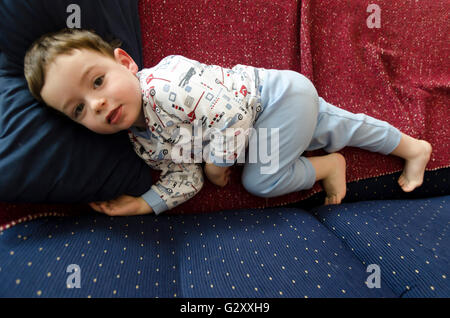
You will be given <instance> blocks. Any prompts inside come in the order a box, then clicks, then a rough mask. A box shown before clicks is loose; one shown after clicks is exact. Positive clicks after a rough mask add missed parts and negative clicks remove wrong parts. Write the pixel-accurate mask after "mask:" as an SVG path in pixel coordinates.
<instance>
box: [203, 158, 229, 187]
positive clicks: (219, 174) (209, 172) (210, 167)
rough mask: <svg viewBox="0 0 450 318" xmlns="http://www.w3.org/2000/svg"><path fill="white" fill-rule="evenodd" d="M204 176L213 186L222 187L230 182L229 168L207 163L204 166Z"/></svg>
mask: <svg viewBox="0 0 450 318" xmlns="http://www.w3.org/2000/svg"><path fill="white" fill-rule="evenodd" d="M205 175H206V177H207V178H208V179H209V181H211V182H212V183H214V184H215V185H217V186H219V187H224V186H226V185H227V183H228V181H230V175H231V167H218V166H216V165H214V164H212V163H207V164H205Z"/></svg>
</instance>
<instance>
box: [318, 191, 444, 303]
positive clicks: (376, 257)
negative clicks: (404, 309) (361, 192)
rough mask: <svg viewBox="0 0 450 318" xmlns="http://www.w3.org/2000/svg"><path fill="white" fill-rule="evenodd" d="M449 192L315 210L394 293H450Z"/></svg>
mask: <svg viewBox="0 0 450 318" xmlns="http://www.w3.org/2000/svg"><path fill="white" fill-rule="evenodd" d="M449 203H450V196H448V195H447V196H442V197H436V198H428V199H418V200H383V201H367V202H357V203H352V204H342V205H337V206H323V207H320V208H317V209H316V210H315V213H316V215H317V216H318V218H319V219H320V220H321V221H322V222H323V224H324V225H325V226H326V227H328V228H329V229H330V230H331V231H332V232H333V233H334V234H335V235H336V236H337V237H339V238H341V239H342V240H343V241H344V242H345V244H346V245H347V246H349V247H350V248H351V249H352V251H353V252H354V253H355V255H356V256H357V257H358V258H359V259H360V260H361V261H362V262H363V263H364V264H366V266H368V265H369V264H376V265H378V266H379V269H380V273H381V281H382V282H381V287H383V286H385V287H389V288H390V289H392V291H394V292H395V293H396V294H397V295H398V296H399V297H448V295H450V278H449V277H448V274H449V273H448V264H449V263H450V237H449V236H448V233H447V230H448V226H449V224H450V215H449V213H448V211H449Z"/></svg>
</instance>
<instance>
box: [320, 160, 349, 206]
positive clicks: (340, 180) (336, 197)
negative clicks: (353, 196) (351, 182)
mask: <svg viewBox="0 0 450 318" xmlns="http://www.w3.org/2000/svg"><path fill="white" fill-rule="evenodd" d="M328 156H330V164H331V165H332V170H331V171H332V172H331V173H330V174H329V175H328V176H326V177H325V178H324V179H323V180H322V184H323V187H324V189H325V192H326V194H327V197H326V198H325V205H329V204H340V203H341V201H342V199H343V198H344V197H345V193H346V192H347V185H346V179H345V170H346V163H345V158H344V156H343V155H341V154H340V153H332V154H330V155H328Z"/></svg>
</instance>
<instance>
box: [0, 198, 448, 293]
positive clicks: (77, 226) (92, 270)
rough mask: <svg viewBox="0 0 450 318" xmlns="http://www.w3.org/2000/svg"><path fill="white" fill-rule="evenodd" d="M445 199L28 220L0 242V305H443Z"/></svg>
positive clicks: (2, 234)
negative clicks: (206, 301)
mask: <svg viewBox="0 0 450 318" xmlns="http://www.w3.org/2000/svg"><path fill="white" fill-rule="evenodd" d="M449 200H450V196H443V197H436V198H432V199H421V200H398V201H388V200H386V201H365V202H359V203H355V204H343V205H341V206H330V207H321V208H319V209H315V210H312V211H306V210H301V209H296V208H266V209H250V210H231V211H223V212H217V213H214V214H196V215H161V216H159V217H155V216H151V215H147V216H139V217H108V216H104V215H86V216H82V217H61V218H59V217H52V218H40V219H37V220H33V221H31V222H27V223H22V224H19V225H17V226H15V227H13V228H10V229H8V230H7V231H3V232H0V297H36V298H39V297H41V298H45V297H82V298H85V297H86V298H89V297H92V298H96V297H161V298H162V297H167V298H181V297H189V298H191V297H192V298H195V297H206V298H209V297H224V298H233V297H250V298H259V297H265V298H267V297H270V298H272V297H273V298H284V297H299V298H304V297H308V298H311V297H447V296H448V295H449V294H450V281H449V278H448V277H449V274H450V273H449V272H448V263H449V261H450V260H449V253H448V252H449V250H448V247H449V246H450V244H449V243H450V242H449V238H448V231H449V226H450V216H449V214H448V207H449ZM370 264H376V265H378V266H379V268H380V271H381V280H380V288H369V287H370V285H367V283H366V282H367V279H368V277H369V275H370V273H368V272H367V267H368V265H370ZM70 265H72V266H75V265H76V266H78V268H79V275H80V276H79V283H80V285H79V286H80V288H68V287H67V284H68V283H71V282H72V283H73V284H75V283H76V280H72V279H69V277H70V275H71V274H73V273H74V272H73V270H68V269H70V267H69V266H70ZM72 268H73V267H72Z"/></svg>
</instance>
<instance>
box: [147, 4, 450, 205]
mask: <svg viewBox="0 0 450 318" xmlns="http://www.w3.org/2000/svg"><path fill="white" fill-rule="evenodd" d="M368 4H369V3H368V2H367V1H361V0H357V1H351V2H349V1H344V0H342V1H332V2H329V1H311V0H304V1H297V0H288V1H263V0H258V1H241V0H230V1H219V2H215V1H200V2H199V1H194V0H186V1H167V0H142V1H140V3H139V10H140V20H141V30H142V39H143V41H142V42H143V55H144V66H147V67H150V66H153V65H155V64H156V63H158V61H159V60H161V59H162V58H163V57H165V56H167V55H171V54H181V55H185V56H187V57H189V58H193V59H196V60H199V61H201V62H204V63H210V64H219V65H222V66H225V67H230V66H232V65H235V64H238V63H240V64H249V65H254V66H259V67H265V68H277V69H291V70H295V71H299V72H302V73H303V74H305V75H306V76H308V77H309V78H310V79H311V80H312V81H313V82H314V84H315V85H316V87H317V89H318V91H319V94H320V95H322V96H323V97H324V98H325V99H327V100H328V101H329V102H331V103H334V104H335V105H338V106H340V107H341V108H344V109H347V110H350V111H353V112H364V113H367V114H369V115H372V116H374V117H376V118H379V119H382V120H387V121H389V122H391V123H392V124H393V125H395V126H397V127H398V128H400V129H401V130H402V131H404V132H405V133H408V134H411V135H412V136H414V137H418V138H425V139H427V140H429V141H430V142H431V143H432V144H433V147H434V152H433V155H432V158H431V162H430V164H429V166H428V170H436V169H439V168H444V167H449V166H450V158H449V155H448V151H447V149H448V148H449V146H450V137H449V136H450V134H449V130H448V127H449V124H448V118H449V113H448V109H449V108H448V103H449V98H448V97H449V79H450V78H449V74H448V69H449V67H448V66H450V65H448V63H449V61H448V59H445V58H443V57H444V56H447V55H448V54H440V52H445V51H447V52H448V45H446V44H448V40H447V39H446V35H447V34H448V31H450V30H448V23H447V21H446V16H445V15H444V14H442V12H448V11H449V10H450V7H449V5H448V2H446V1H434V2H433V3H427V5H426V6H427V10H423V3H422V2H414V1H387V0H386V1H378V2H377V4H378V5H379V7H380V8H381V28H379V29H370V28H368V26H367V23H366V20H367V18H368V17H369V15H370V12H367V6H368ZM404 21H408V23H405V22H404ZM445 28H447V29H445ZM444 29H445V30H444ZM445 65H446V66H447V67H445ZM341 152H342V153H343V154H344V155H345V157H346V159H347V163H348V171H347V180H348V181H349V182H351V181H357V180H362V179H368V178H371V177H377V176H382V175H386V174H390V173H394V172H397V171H400V170H401V169H402V166H403V162H402V160H400V159H399V158H395V157H392V156H389V157H387V156H382V155H378V154H373V153H368V152H366V151H363V150H359V149H352V148H348V149H344V150H342V151H341ZM312 154H313V153H311V155H312ZM314 154H320V151H319V152H315V153H314ZM240 175H241V169H240V168H239V167H235V168H234V172H233V175H232V180H231V182H230V184H229V185H228V186H227V187H225V188H223V189H222V188H217V187H214V186H213V185H212V184H210V183H208V182H207V183H206V186H205V187H204V188H203V189H202V191H201V192H200V193H199V194H198V195H197V197H196V198H194V199H193V200H190V201H188V202H187V203H185V204H183V205H181V206H179V207H177V208H175V209H174V210H172V211H170V212H169V213H177V214H178V213H193V212H211V211H217V210H222V209H236V208H254V207H258V208H259V207H268V206H280V205H285V204H288V203H292V202H298V201H300V200H304V199H305V198H308V197H310V196H312V195H313V194H315V193H319V192H321V191H322V187H321V185H320V184H316V185H315V186H314V188H313V189H311V190H309V191H301V192H297V193H292V194H288V195H285V196H282V197H278V198H269V199H261V198H257V197H254V196H252V195H251V194H249V193H247V192H246V191H245V189H244V188H243V187H242V185H241V182H240ZM157 177H158V173H157V172H155V174H154V178H157ZM395 186H397V185H395ZM424 186H427V184H425V185H424ZM199 202H201V204H199Z"/></svg>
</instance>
